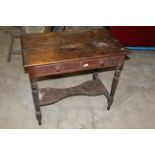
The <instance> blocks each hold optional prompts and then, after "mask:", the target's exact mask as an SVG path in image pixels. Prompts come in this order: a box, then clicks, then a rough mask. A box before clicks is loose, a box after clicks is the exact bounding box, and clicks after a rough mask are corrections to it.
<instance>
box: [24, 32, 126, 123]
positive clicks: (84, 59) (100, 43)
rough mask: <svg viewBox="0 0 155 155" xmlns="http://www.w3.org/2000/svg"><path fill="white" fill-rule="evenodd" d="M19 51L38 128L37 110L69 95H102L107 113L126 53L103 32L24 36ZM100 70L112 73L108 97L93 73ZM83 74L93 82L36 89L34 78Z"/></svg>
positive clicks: (38, 117) (39, 113) (39, 112)
mask: <svg viewBox="0 0 155 155" xmlns="http://www.w3.org/2000/svg"><path fill="white" fill-rule="evenodd" d="M22 49H23V50H22V51H23V61H24V67H25V69H26V70H27V72H28V74H29V77H30V83H31V87H32V95H33V100H34V106H35V111H36V118H37V120H38V123H39V124H40V125H41V120H42V115H41V110H40V107H41V106H45V105H49V104H52V103H55V102H57V101H59V100H61V99H63V98H65V97H69V96H73V95H88V96H96V95H105V97H106V98H107V104H108V106H107V110H109V109H110V106H111V105H112V103H113V99H114V94H115V91H116V88H117V84H118V80H119V76H120V71H121V69H122V67H123V64H124V60H125V51H126V50H125V48H124V47H122V46H121V45H119V44H118V43H117V42H115V41H114V40H113V38H112V37H111V36H110V34H109V33H108V32H107V31H106V30H104V29H97V30H89V31H79V32H52V33H44V34H29V35H24V36H23V37H22ZM100 68H105V69H109V68H110V69H111V68H113V69H114V70H115V74H114V78H113V82H112V86H111V91H110V93H109V92H108V91H107V89H106V88H105V86H104V84H103V83H102V82H101V80H100V79H99V77H98V75H97V72H95V71H94V70H96V69H100ZM86 70H92V72H93V79H92V80H89V81H86V82H84V83H82V84H80V85H79V86H75V87H71V88H64V89H57V88H40V89H38V86H37V78H38V77H42V76H48V75H57V74H64V73H70V72H78V71H86Z"/></svg>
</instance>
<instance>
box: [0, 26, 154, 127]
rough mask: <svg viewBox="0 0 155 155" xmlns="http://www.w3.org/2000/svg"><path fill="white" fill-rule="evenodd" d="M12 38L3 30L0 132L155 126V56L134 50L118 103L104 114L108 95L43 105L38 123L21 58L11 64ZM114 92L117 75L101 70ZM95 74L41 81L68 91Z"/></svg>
mask: <svg viewBox="0 0 155 155" xmlns="http://www.w3.org/2000/svg"><path fill="white" fill-rule="evenodd" d="M9 43H10V37H9V36H8V35H7V34H5V33H4V31H3V28H2V29H0V128H82V129H84V128H155V76H154V75H155V67H154V66H155V52H148V51H146V52H136V51H134V52H131V53H130V57H131V59H130V60H129V61H126V63H125V66H124V70H123V71H122V74H121V78H120V82H119V85H118V89H117V92H116V95H115V100H114V104H113V105H112V107H111V110H110V111H107V110H106V106H107V104H106V99H105V97H104V96H98V97H87V96H76V97H70V98H66V99H64V100H61V101H60V102H57V103H56V104H54V105H49V106H46V107H42V108H41V110H42V116H43V121H42V123H43V125H42V126H39V125H38V124H37V121H36V118H35V113H34V107H33V101H32V96H31V89H30V83H29V78H28V75H27V74H25V73H24V70H23V66H22V57H21V55H14V56H13V57H12V61H11V63H7V52H8V45H9ZM16 48H19V44H18V43H17V44H16ZM99 76H100V78H101V79H102V81H103V82H104V84H105V86H106V87H107V88H108V90H109V88H110V86H111V80H112V77H113V72H112V71H111V72H100V73H99ZM91 78H92V75H91V74H85V75H77V76H69V77H59V78H54V79H52V78H51V79H47V80H43V81H40V82H39V83H38V84H39V86H40V87H45V86H51V87H57V88H59V87H70V86H74V85H77V84H79V83H81V82H84V81H86V80H87V79H91Z"/></svg>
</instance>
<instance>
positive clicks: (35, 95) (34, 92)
mask: <svg viewBox="0 0 155 155" xmlns="http://www.w3.org/2000/svg"><path fill="white" fill-rule="evenodd" d="M30 81H31V88H32V95H33V101H34V107H35V111H36V118H37V120H38V123H39V125H41V119H42V116H41V111H40V105H39V94H38V87H37V81H36V80H34V79H33V80H30Z"/></svg>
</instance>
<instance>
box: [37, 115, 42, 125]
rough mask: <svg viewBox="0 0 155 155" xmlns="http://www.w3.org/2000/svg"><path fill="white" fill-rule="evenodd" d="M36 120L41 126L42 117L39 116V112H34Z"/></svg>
mask: <svg viewBox="0 0 155 155" xmlns="http://www.w3.org/2000/svg"><path fill="white" fill-rule="evenodd" d="M36 118H37V120H38V124H39V125H41V124H42V123H41V120H42V116H41V112H36Z"/></svg>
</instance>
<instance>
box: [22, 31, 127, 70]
mask: <svg viewBox="0 0 155 155" xmlns="http://www.w3.org/2000/svg"><path fill="white" fill-rule="evenodd" d="M22 52H23V61H24V67H29V66H38V65H46V64H55V63H58V62H66V61H67V62H68V61H74V60H80V59H87V58H102V57H108V56H119V55H125V48H124V47H123V46H121V45H120V44H119V43H118V42H117V41H115V40H114V39H113V37H112V36H111V35H110V34H109V32H108V31H107V30H105V29H95V30H88V31H79V32H49V33H41V34H28V35H23V36H22Z"/></svg>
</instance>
